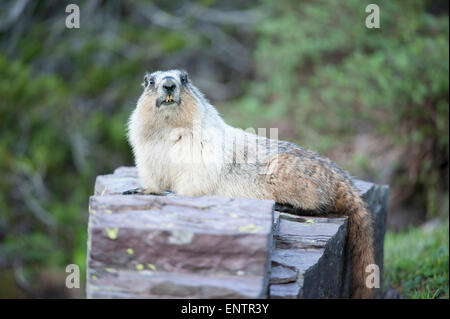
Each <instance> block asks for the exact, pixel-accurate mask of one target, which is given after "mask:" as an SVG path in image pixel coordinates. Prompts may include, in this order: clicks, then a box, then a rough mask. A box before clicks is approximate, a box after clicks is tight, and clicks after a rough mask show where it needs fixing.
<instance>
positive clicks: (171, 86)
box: [163, 80, 177, 93]
mask: <svg viewBox="0 0 450 319" xmlns="http://www.w3.org/2000/svg"><path fill="white" fill-rule="evenodd" d="M176 87H177V85H176V84H175V82H173V81H172V80H166V81H165V82H164V84H163V88H164V90H165V91H166V92H167V93H172V92H173V91H175V88H176Z"/></svg>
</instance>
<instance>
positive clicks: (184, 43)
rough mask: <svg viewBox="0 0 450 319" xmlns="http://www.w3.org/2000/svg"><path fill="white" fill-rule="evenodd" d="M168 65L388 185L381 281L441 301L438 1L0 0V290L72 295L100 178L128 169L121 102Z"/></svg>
mask: <svg viewBox="0 0 450 319" xmlns="http://www.w3.org/2000/svg"><path fill="white" fill-rule="evenodd" d="M69 3H76V4H78V5H79V7H80V11H81V14H80V16H81V18H80V26H81V27H80V28H79V29H67V28H66V26H65V20H66V17H67V15H68V13H66V12H65V8H66V6H67V5H68V4H69ZM369 3H376V4H378V6H379V7H380V17H381V19H380V26H381V28H380V29H367V28H366V27H365V23H364V22H365V19H366V16H367V15H368V13H366V12H365V8H366V6H367V5H368V4H369ZM169 68H183V69H186V70H187V71H188V72H189V74H190V77H191V79H192V80H193V82H194V83H195V84H196V85H197V86H198V87H199V88H200V89H201V90H202V91H203V92H204V93H205V94H206V96H207V97H208V98H209V99H210V100H211V102H212V103H213V104H214V105H216V106H217V108H218V109H219V111H220V112H221V114H222V115H223V117H224V118H225V119H226V120H227V121H228V122H229V123H230V124H232V125H235V126H238V127H242V128H249V127H252V128H255V129H256V128H259V127H267V128H270V127H276V128H278V129H279V138H280V139H284V140H289V141H291V142H295V143H298V144H300V145H302V146H305V147H308V148H310V149H313V150H315V151H317V152H320V153H322V154H324V155H327V156H328V157H330V158H332V159H333V160H335V161H336V162H337V163H338V164H339V165H340V166H342V167H344V168H346V169H347V170H349V171H350V172H351V174H352V175H354V176H355V177H357V178H359V179H365V180H369V181H372V182H376V183H381V184H389V185H390V186H391V197H390V211H389V216H388V232H387V234H386V243H385V274H384V275H385V279H386V281H385V285H386V286H390V287H393V288H394V289H396V290H397V291H398V292H399V293H400V294H401V295H402V297H404V298H448V296H449V288H448V271H449V263H448V258H449V257H448V247H449V234H448V231H449V222H448V214H449V213H448V212H449V183H448V180H449V124H448V123H449V122H448V115H449V17H448V2H447V1H445V0H443V1H437V0H436V1H431V0H429V1H426V0H422V1H401V0H398V1H382V0H377V1H361V0H345V1H296V0H278V1H270V0H262V1H254V2H247V3H245V4H244V3H243V1H238V0H228V1H218V0H198V1H194V2H185V1H177V0H173V1H135V0H123V1H119V0H109V1H60V0H47V1H33V0H15V1H0V172H1V178H0V298H46V297H56V298H66V297H67V298H74V297H84V283H83V282H84V278H85V263H86V261H85V254H86V241H87V233H86V230H87V217H88V212H87V208H88V197H89V195H90V194H92V192H93V186H94V181H95V177H96V176H97V175H99V174H108V173H111V172H112V171H113V169H115V168H116V167H118V166H123V165H133V159H132V154H131V150H130V147H129V145H128V143H127V140H126V137H125V132H126V122H127V119H128V116H129V115H130V112H131V111H132V109H133V108H134V107H135V103H136V101H137V98H138V96H139V94H140V92H141V90H142V87H141V85H140V84H141V82H142V79H143V76H144V73H145V71H155V70H157V69H169ZM72 263H75V264H78V265H79V266H80V268H81V270H82V277H81V278H82V280H81V281H82V284H83V285H82V288H81V289H70V290H69V289H67V288H65V277H66V275H67V274H66V273H65V267H66V265H67V264H72Z"/></svg>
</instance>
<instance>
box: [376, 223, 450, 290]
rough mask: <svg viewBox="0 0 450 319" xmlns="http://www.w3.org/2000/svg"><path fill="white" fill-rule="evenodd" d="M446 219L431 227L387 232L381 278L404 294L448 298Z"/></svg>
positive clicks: (447, 225) (447, 226)
mask: <svg viewBox="0 0 450 319" xmlns="http://www.w3.org/2000/svg"><path fill="white" fill-rule="evenodd" d="M448 228H449V224H448V220H447V221H446V222H444V223H442V224H440V225H439V226H437V227H436V228H433V229H431V230H426V229H414V228H411V229H410V230H409V231H407V232H402V233H393V232H387V234H386V239H385V245H384V248H385V257H384V262H385V266H384V278H385V280H386V281H387V283H389V284H390V285H392V286H394V287H395V288H398V290H399V291H400V293H401V294H402V296H403V297H404V298H448V297H449V281H448V273H449V263H448V260H449V259H448V258H449V255H448V245H449V243H448V241H449V237H448V231H449V229H448Z"/></svg>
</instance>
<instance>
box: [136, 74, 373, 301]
mask: <svg viewBox="0 0 450 319" xmlns="http://www.w3.org/2000/svg"><path fill="white" fill-rule="evenodd" d="M182 74H183V72H180V71H176V70H171V71H167V72H156V73H153V74H152V75H150V76H155V83H154V85H149V84H146V86H145V89H144V92H143V94H142V95H141V97H140V99H139V101H138V105H137V108H136V110H135V111H134V112H133V114H132V116H131V118H130V123H129V139H130V143H131V144H132V146H133V151H134V154H135V159H136V166H137V167H138V172H139V177H140V180H141V184H142V185H143V186H144V188H145V190H144V191H143V192H144V193H150V192H152V193H162V192H163V191H164V190H166V189H171V190H172V191H174V192H176V193H178V194H183V195H187V196H202V195H220V196H227V197H251V198H260V199H273V200H275V201H276V202H277V203H280V204H289V205H292V206H294V207H296V208H300V209H302V210H305V211H308V212H312V213H314V214H319V215H320V214H326V213H328V212H336V213H339V214H342V215H345V216H348V225H349V236H348V245H349V246H350V249H351V252H352V288H353V295H352V297H353V298H370V297H371V296H372V291H371V289H369V288H367V287H366V282H365V281H366V275H367V274H366V272H365V270H366V267H367V265H369V264H374V252H373V243H372V238H373V228H372V221H371V216H370V214H369V213H368V212H367V210H366V208H365V205H364V202H363V201H362V199H361V197H360V196H359V195H358V192H357V191H356V189H355V188H354V186H353V184H352V180H351V177H350V176H349V174H348V173H347V172H346V171H344V170H343V169H341V168H339V167H338V166H337V165H336V164H335V163H333V162H332V161H331V160H329V159H327V158H323V157H320V156H319V155H317V154H316V153H314V152H312V151H309V150H306V149H304V148H301V147H298V146H296V145H294V144H291V143H288V142H284V141H278V140H271V139H266V138H265V137H264V138H263V137H258V136H256V135H255V134H244V132H243V131H242V130H239V129H236V128H233V127H231V126H229V125H227V124H226V123H225V122H224V121H223V120H222V119H221V117H220V116H219V115H218V113H217V111H216V110H215V108H214V107H213V106H212V105H210V104H209V102H208V101H207V100H206V99H205V98H204V97H203V95H202V94H201V93H200V91H198V89H196V88H195V87H194V86H193V85H192V84H191V83H190V82H186V81H181V76H182ZM166 75H169V76H170V77H172V79H173V80H172V83H176V85H177V92H179V96H180V101H179V105H176V106H175V105H171V106H166V105H156V104H157V103H156V102H158V101H160V99H161V98H163V99H164V98H166V96H165V95H164V94H165V93H164V91H163V90H162V86H161V83H162V81H164V79H165V77H164V76H166ZM145 82H146V83H147V82H148V81H145ZM182 82H183V83H184V84H183V83H182ZM199 122H200V124H201V126H202V128H203V129H202V134H206V135H205V138H201V139H196V138H194V137H195V136H196V134H193V128H194V126H195V127H197V125H198V124H199ZM211 128H216V129H218V130H216V131H215V132H214V133H212V130H211ZM225 133H226V134H225ZM208 134H211V135H208ZM208 137H209V138H208ZM220 138H222V140H220ZM246 140H247V141H248V143H246V142H245V141H246ZM256 142H257V143H256ZM268 145H270V147H268ZM234 146H236V149H237V150H239V151H236V152H235V151H234ZM237 146H245V147H243V148H239V147H237ZM272 146H273V147H272ZM221 147H224V150H225V151H224V153H223V154H222V153H221V152H218V150H220V149H221ZM172 152H174V154H175V155H173V154H172ZM222 155H223V156H222ZM180 157H186V158H193V159H194V158H200V159H201V160H200V161H196V162H192V163H184V162H180V161H177V159H179V158H180ZM240 159H244V163H242V162H241V161H240ZM247 159H256V161H255V162H252V161H251V162H249V163H247ZM216 164H220V165H216Z"/></svg>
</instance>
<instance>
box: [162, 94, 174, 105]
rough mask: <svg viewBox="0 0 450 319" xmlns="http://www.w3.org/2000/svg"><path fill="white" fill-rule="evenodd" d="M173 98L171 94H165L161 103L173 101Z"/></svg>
mask: <svg viewBox="0 0 450 319" xmlns="http://www.w3.org/2000/svg"><path fill="white" fill-rule="evenodd" d="M173 102H175V100H174V99H173V97H172V95H167V97H166V99H165V100H164V101H163V103H173Z"/></svg>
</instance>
